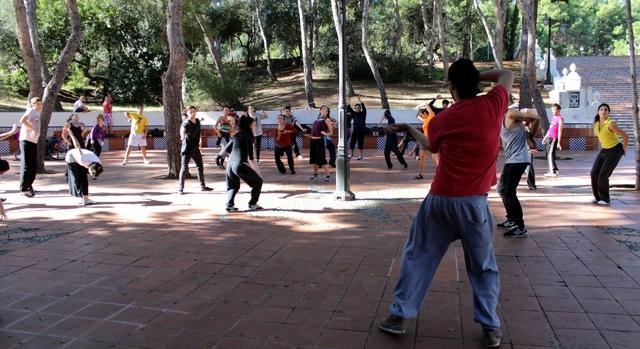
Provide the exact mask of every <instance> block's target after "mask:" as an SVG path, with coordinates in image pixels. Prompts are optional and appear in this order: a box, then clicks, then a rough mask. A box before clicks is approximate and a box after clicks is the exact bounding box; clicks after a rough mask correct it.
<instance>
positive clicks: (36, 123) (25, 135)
mask: <svg viewBox="0 0 640 349" xmlns="http://www.w3.org/2000/svg"><path fill="white" fill-rule="evenodd" d="M24 115H26V116H27V120H29V122H31V125H33V130H32V129H29V128H27V127H26V126H25V125H22V126H21V127H20V138H19V139H20V140H21V141H27V142H31V143H38V137H40V113H38V112H37V111H36V110H35V109H33V108H29V109H27V112H26V113H25V114H24Z"/></svg>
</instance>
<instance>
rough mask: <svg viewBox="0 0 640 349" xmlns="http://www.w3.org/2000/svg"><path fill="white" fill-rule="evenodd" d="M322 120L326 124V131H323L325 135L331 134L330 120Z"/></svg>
mask: <svg viewBox="0 0 640 349" xmlns="http://www.w3.org/2000/svg"><path fill="white" fill-rule="evenodd" d="M324 122H325V123H326V124H327V131H326V132H325V133H324V135H325V136H331V135H332V134H333V125H332V124H331V120H330V119H329V118H326V119H325V120H324Z"/></svg>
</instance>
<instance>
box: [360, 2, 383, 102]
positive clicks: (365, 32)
mask: <svg viewBox="0 0 640 349" xmlns="http://www.w3.org/2000/svg"><path fill="white" fill-rule="evenodd" d="M362 52H364V57H365V58H366V59H367V63H369V67H370V68H371V73H372V74H373V78H374V79H375V80H376V85H378V91H380V104H381V105H382V108H384V109H389V100H388V99H387V91H386V90H385V88H384V82H383V81H382V77H381V76H380V72H379V71H378V65H377V63H376V61H375V59H374V58H373V57H372V56H371V52H370V49H369V0H363V1H362Z"/></svg>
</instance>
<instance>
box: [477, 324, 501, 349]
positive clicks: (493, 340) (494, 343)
mask: <svg viewBox="0 0 640 349" xmlns="http://www.w3.org/2000/svg"><path fill="white" fill-rule="evenodd" d="M482 332H484V344H485V345H486V346H487V348H499V347H500V340H501V339H502V336H501V335H500V330H499V329H496V328H485V329H483V330H482Z"/></svg>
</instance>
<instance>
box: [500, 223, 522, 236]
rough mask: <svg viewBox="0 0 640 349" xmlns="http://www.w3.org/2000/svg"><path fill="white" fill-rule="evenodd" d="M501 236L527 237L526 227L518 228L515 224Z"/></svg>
mask: <svg viewBox="0 0 640 349" xmlns="http://www.w3.org/2000/svg"><path fill="white" fill-rule="evenodd" d="M503 236H504V237H506V238H525V237H527V228H520V227H518V226H517V225H516V226H513V227H512V228H511V229H509V231H507V232H506V233H504V235H503Z"/></svg>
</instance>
